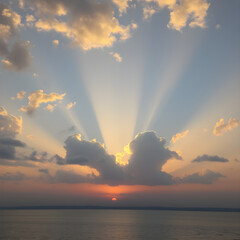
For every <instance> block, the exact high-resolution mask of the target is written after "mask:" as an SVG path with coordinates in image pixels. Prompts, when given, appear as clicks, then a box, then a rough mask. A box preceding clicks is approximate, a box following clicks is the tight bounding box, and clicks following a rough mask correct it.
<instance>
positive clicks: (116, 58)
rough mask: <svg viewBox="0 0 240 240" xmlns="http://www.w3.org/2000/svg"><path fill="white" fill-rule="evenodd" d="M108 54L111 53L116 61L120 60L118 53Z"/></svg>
mask: <svg viewBox="0 0 240 240" xmlns="http://www.w3.org/2000/svg"><path fill="white" fill-rule="evenodd" d="M109 54H110V55H112V56H113V57H114V58H115V60H116V61H117V62H122V57H121V56H120V55H119V54H118V53H114V52H110V53H109Z"/></svg>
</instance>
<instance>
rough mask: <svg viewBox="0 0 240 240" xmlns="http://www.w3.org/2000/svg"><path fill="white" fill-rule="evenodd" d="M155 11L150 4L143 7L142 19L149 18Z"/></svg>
mask: <svg viewBox="0 0 240 240" xmlns="http://www.w3.org/2000/svg"><path fill="white" fill-rule="evenodd" d="M156 12H157V10H156V9H155V8H154V7H150V6H147V7H144V8H143V19H145V20H147V19H149V18H150V17H152V15H153V14H154V13H156Z"/></svg>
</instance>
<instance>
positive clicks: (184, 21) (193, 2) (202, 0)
mask: <svg viewBox="0 0 240 240" xmlns="http://www.w3.org/2000/svg"><path fill="white" fill-rule="evenodd" d="M145 2H147V3H155V4H157V7H155V8H154V7H153V6H151V7H148V6H147V7H144V8H143V11H145V13H144V18H145V19H146V18H148V17H150V16H151V15H152V14H154V13H155V12H156V11H159V9H158V8H164V7H167V8H168V9H169V11H170V21H169V23H168V27H169V28H172V29H175V30H178V31H181V29H182V28H184V27H186V26H187V25H188V26H190V27H192V28H193V27H201V28H205V27H206V22H205V18H206V16H207V10H208V8H209V6H210V4H209V3H208V2H207V0H179V1H177V0H145Z"/></svg>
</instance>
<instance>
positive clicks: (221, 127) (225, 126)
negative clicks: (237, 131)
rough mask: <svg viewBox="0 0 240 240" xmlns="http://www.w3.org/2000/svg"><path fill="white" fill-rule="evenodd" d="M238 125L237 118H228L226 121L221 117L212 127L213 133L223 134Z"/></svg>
mask: <svg viewBox="0 0 240 240" xmlns="http://www.w3.org/2000/svg"><path fill="white" fill-rule="evenodd" d="M238 126H239V120H238V119H237V118H230V119H229V120H228V122H227V123H225V122H224V119H223V118H221V119H220V120H219V121H218V122H216V125H215V126H214V129H213V134H214V135H216V136H220V135H223V134H224V133H226V132H228V131H231V130H233V129H234V128H236V127H238Z"/></svg>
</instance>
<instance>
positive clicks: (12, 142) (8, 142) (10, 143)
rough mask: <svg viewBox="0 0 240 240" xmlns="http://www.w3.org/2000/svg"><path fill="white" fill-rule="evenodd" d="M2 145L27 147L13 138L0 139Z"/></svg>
mask: <svg viewBox="0 0 240 240" xmlns="http://www.w3.org/2000/svg"><path fill="white" fill-rule="evenodd" d="M0 145H6V146H14V147H25V146H26V144H25V143H24V142H22V141H20V140H16V139H12V138H0Z"/></svg>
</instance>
